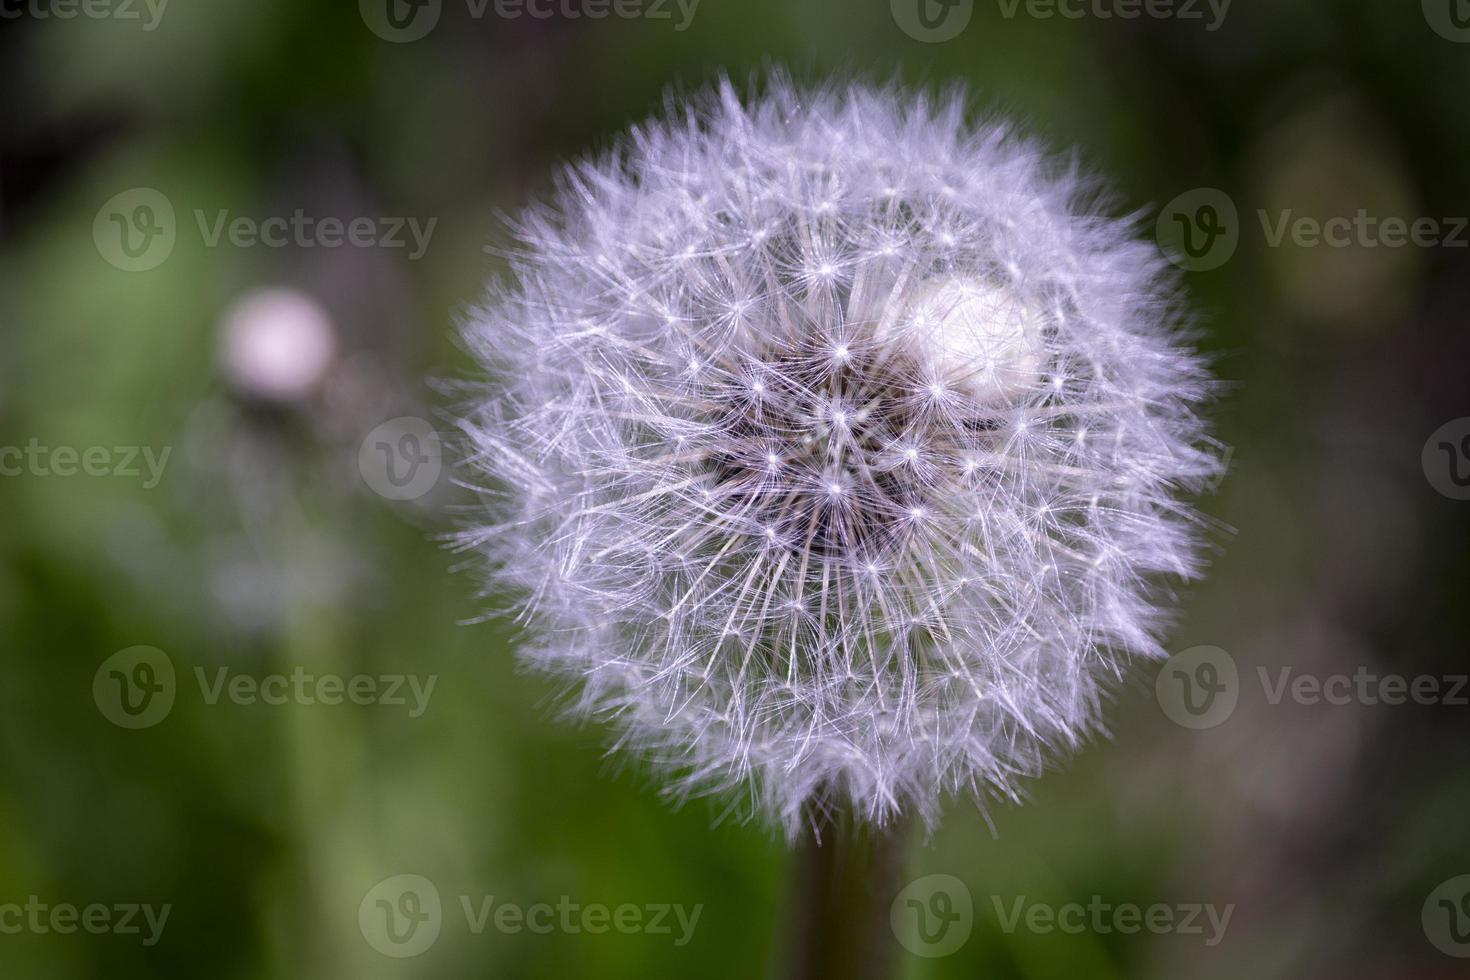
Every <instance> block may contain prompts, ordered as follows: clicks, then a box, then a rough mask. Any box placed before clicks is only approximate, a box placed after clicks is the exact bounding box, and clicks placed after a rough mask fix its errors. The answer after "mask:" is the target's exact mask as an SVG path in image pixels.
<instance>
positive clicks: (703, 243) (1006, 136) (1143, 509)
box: [461, 74, 1217, 835]
mask: <svg viewBox="0 0 1470 980" xmlns="http://www.w3.org/2000/svg"><path fill="white" fill-rule="evenodd" d="M761 88H762V90H763V94H760V95H757V96H753V97H751V98H749V99H745V100H742V99H741V97H740V96H739V95H738V94H737V93H736V91H735V89H734V87H733V86H732V85H731V84H729V83H728V82H726V83H722V84H721V85H719V86H718V87H717V88H716V89H715V90H714V91H712V92H710V93H708V94H707V95H705V96H702V97H699V98H696V99H694V100H693V101H690V102H679V103H671V105H670V107H669V109H668V111H667V112H666V113H665V114H664V115H663V116H662V117H660V118H657V119H654V120H652V121H650V122H648V123H645V124H643V125H640V126H638V127H636V128H635V129H634V130H633V131H632V132H631V134H630V135H629V136H628V137H627V138H626V139H625V140H624V141H623V142H622V143H621V144H620V145H619V146H618V147H617V148H616V149H614V150H613V151H611V152H609V153H607V154H605V155H603V156H601V157H598V158H596V159H592V160H588V161H584V162H582V163H579V164H577V165H575V166H572V167H570V168H569V169H568V170H567V172H566V173H565V175H564V178H563V181H562V184H561V187H560V188H559V190H558V192H557V193H556V195H555V196H554V198H553V199H552V200H551V201H550V202H549V203H547V204H546V205H543V206H540V207H537V208H533V209H531V210H529V211H527V212H526V213H525V214H524V215H523V216H522V218H521V219H520V221H519V222H518V226H517V236H518V241H519V245H518V247H517V249H516V250H515V251H514V253H513V254H512V256H511V259H512V261H511V274H510V275H509V276H508V277H506V279H505V280H504V281H501V282H498V283H496V284H494V285H492V286H491V288H490V290H489V293H488V296H487V299H486V300H485V302H484V303H483V304H482V305H481V307H480V308H479V309H477V310H476V311H475V313H474V314H473V315H472V316H471V317H469V318H468V320H467V322H466V325H465V336H466V339H467V341H468V344H469V346H470V347H471V349H472V350H473V351H474V353H475V354H476V355H477V356H478V358H479V359H480V360H481V362H482V363H483V364H484V366H485V368H486V371H487V379H488V380H487V381H486V382H485V383H484V385H483V386H482V387H480V388H479V389H477V393H476V395H475V398H474V401H473V403H472V404H471V405H470V407H469V410H468V411H467V412H466V417H465V419H464V422H463V428H464V431H465V433H466V434H467V436H468V441H469V444H470V452H469V455H468V464H469V465H470V466H471V467H472V468H474V469H476V470H478V471H479V473H480V476H481V482H483V483H484V484H485V485H486V486H487V488H488V489H486V491H485V502H486V508H485V512H486V516H485V518H484V519H483V521H482V522H477V523H475V524H474V525H472V526H469V527H467V528H466V529H465V530H464V532H463V534H462V536H461V542H462V544H463V545H464V546H465V547H466V548H469V549H473V550H476V551H478V552H480V553H481V554H483V555H484V557H485V558H486V560H487V566H488V567H489V569H490V574H491V578H492V582H493V584H494V585H495V586H496V587H497V589H499V590H502V591H504V592H506V593H507V594H513V595H515V596H517V597H518V604H517V606H516V609H517V611H518V612H519V613H520V614H521V617H522V621H523V622H524V623H525V626H526V638H525V641H524V643H523V645H522V648H521V655H522V656H523V658H524V659H525V661H526V662H527V663H529V664H531V665H532V666H534V667H536V668H539V669H541V670H544V671H546V672H548V673H550V674H553V675H556V676H559V677H563V678H566V679H567V680H568V681H569V682H571V683H570V685H569V686H570V688H571V690H573V691H574V692H575V693H574V701H573V706H574V707H573V710H574V713H576V714H578V715H579V716H582V717H592V718H599V719H606V720H608V721H609V722H610V723H611V726H612V728H613V729H614V730H615V731H616V732H617V733H618V746H619V747H620V748H626V749H628V750H631V751H635V752H637V753H639V754H640V755H641V756H642V757H644V758H646V759H648V760H651V761H652V762H653V763H654V765H655V766H656V767H657V768H659V769H660V770H662V771H664V772H665V773H666V774H667V775H668V777H669V781H668V784H667V785H668V788H669V790H668V791H669V792H670V793H671V794H672V795H675V796H684V795H688V794H693V793H698V792H707V791H712V792H726V791H730V790H743V791H745V792H746V793H748V795H749V798H750V800H751V801H752V803H753V804H754V805H753V810H754V812H756V813H759V814H761V815H763V816H765V817H767V818H768V819H769V820H770V821H771V822H772V823H774V824H775V825H777V826H780V827H782V828H783V829H784V830H785V831H786V832H787V833H788V834H792V835H794V834H795V833H797V832H798V831H799V829H800V826H801V822H802V819H803V817H802V814H803V807H804V806H805V805H806V804H807V803H808V801H810V800H811V799H812V797H813V795H814V794H818V793H822V794H826V795H827V796H828V797H829V798H832V799H833V800H834V802H842V803H846V804H848V805H850V806H852V807H853V808H854V810H855V811H856V812H857V813H858V814H859V815H861V816H862V817H864V818H866V819H868V820H870V821H873V822H875V823H880V824H881V823H885V822H887V821H888V820H890V819H892V818H893V817H894V816H895V815H896V814H897V813H898V812H900V811H901V810H911V811H913V812H916V813H917V814H918V815H919V816H921V817H922V818H923V819H925V820H926V821H929V822H931V823H932V821H933V820H934V819H935V818H936V817H937V814H938V810H939V806H940V802H941V800H942V799H943V798H944V797H945V796H946V795H951V794H973V795H975V796H978V797H984V796H989V795H1001V796H1014V795H1015V794H1016V793H1017V791H1018V786H1019V783H1020V781H1022V780H1023V779H1024V778H1025V777H1027V776H1032V775H1035V774H1037V773H1039V772H1040V771H1041V770H1042V769H1043V768H1044V766H1045V764H1046V762H1047V761H1048V760H1049V759H1050V758H1051V757H1052V756H1053V755H1055V754H1056V753H1058V752H1060V751H1064V750H1066V749H1069V748H1071V747H1073V746H1075V745H1076V744H1077V743H1078V742H1079V740H1080V739H1082V738H1083V737H1084V736H1085V735H1087V734H1088V733H1089V732H1091V731H1093V730H1094V729H1095V728H1096V727H1097V725H1098V716H1099V712H1100V703H1101V701H1102V698H1103V695H1104V693H1105V689H1106V688H1105V685H1106V684H1107V683H1108V681H1109V679H1110V678H1114V677H1116V676H1117V675H1118V674H1119V673H1120V672H1121V670H1122V668H1123V666H1124V664H1125V662H1126V661H1127V660H1128V659H1130V658H1132V657H1138V656H1142V657H1157V656H1160V655H1161V654H1162V651H1161V649H1160V646H1159V633H1160V630H1161V628H1162V626H1163V625H1164V624H1165V621H1166V612H1165V609H1164V608H1163V603H1162V598H1163V593H1162V592H1161V586H1160V585H1159V584H1158V577H1159V576H1160V575H1161V574H1170V575H1176V576H1178V575H1182V576H1186V577H1187V576H1191V575H1194V574H1196V573H1197V572H1198V570H1199V562H1198V559H1197V556H1196V538H1197V534H1196V529H1197V525H1198V523H1199V522H1198V520H1197V518H1196V517H1195V516H1194V514H1193V512H1192V510H1191V508H1190V507H1189V505H1188V504H1187V503H1185V502H1184V501H1183V499H1181V494H1183V493H1187V492H1190V491H1193V490H1198V489H1200V488H1201V487H1202V486H1203V485H1204V484H1205V482H1206V481H1207V480H1208V479H1209V478H1210V477H1211V476H1212V475H1213V474H1214V473H1215V472H1216V469H1217V453H1216V452H1215V450H1214V447H1213V445H1212V443H1211V442H1210V441H1209V439H1208V436H1207V433H1206V429H1205V426H1204V424H1203V423H1202V422H1201V420H1200V418H1199V415H1198V414H1197V408H1198V405H1199V404H1200V403H1201V402H1202V401H1203V400H1204V398H1205V397H1206V396H1207V395H1208V393H1209V390H1210V380H1209V377H1208V374H1207V372H1206V370H1205V368H1204V366H1203V364H1202V362H1201V360H1200V358H1199V357H1198V356H1197V355H1196V354H1195V353H1193V351H1192V350H1191V349H1190V348H1189V346H1188V344H1187V336H1186V331H1185V329H1184V324H1183V322H1182V319H1183V317H1182V313H1181V304H1180V303H1179V301H1178V298H1177V295H1176V291H1175V288H1174V286H1173V285H1172V283H1173V280H1172V279H1171V278H1170V276H1169V273H1168V271H1167V270H1168V266H1167V264H1166V263H1164V261H1163V260H1162V259H1161V258H1160V256H1159V255H1158V253H1157V250H1156V249H1155V248H1153V247H1151V246H1149V245H1147V244H1146V243H1144V242H1143V241H1141V240H1139V238H1138V237H1137V235H1136V229H1135V228H1134V227H1133V225H1131V224H1130V223H1128V222H1124V221H1119V220H1115V219H1112V218H1109V217H1107V216H1106V215H1105V214H1104V213H1102V212H1101V211H1100V210H1099V206H1098V204H1097V203H1096V202H1097V200H1098V194H1097V187H1096V186H1095V185H1094V184H1093V183H1092V182H1090V181H1088V180H1087V179H1085V178H1084V177H1083V176H1081V175H1079V173H1078V170H1077V168H1076V167H1074V166H1072V167H1069V166H1059V165H1057V164H1056V163H1055V162H1054V161H1053V160H1052V159H1051V158H1050V157H1049V156H1047V155H1046V154H1045V153H1043V152H1042V151H1041V150H1040V149H1039V148H1038V147H1037V146H1036V145H1035V144H1034V143H1032V142H1030V141H1028V140H1027V139H1024V138H1021V137H1018V136H1016V135H1014V134H1013V132H1012V130H1011V128H1010V127H1009V126H1007V125H1006V124H1004V123H1002V122H998V121H981V122H973V121H970V119H969V114H968V111H967V103H966V100H965V98H964V96H963V94H955V95H952V96H949V97H947V98H943V99H936V98H932V97H929V96H924V95H919V94H915V93H911V92H908V91H906V90H904V89H902V88H900V87H898V86H890V87H869V86H863V85H853V86H846V87H837V86H833V87H829V88H825V89H820V90H802V89H799V88H797V87H796V86H794V85H792V84H791V83H790V82H789V81H788V80H787V79H786V78H785V77H784V76H782V75H780V74H773V75H771V76H770V77H768V78H767V79H765V80H764V83H763V85H762V86H761Z"/></svg>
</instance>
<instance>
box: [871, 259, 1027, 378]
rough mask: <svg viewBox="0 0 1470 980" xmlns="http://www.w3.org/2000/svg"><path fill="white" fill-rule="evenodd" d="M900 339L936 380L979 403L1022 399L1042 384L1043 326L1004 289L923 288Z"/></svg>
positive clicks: (955, 279)
mask: <svg viewBox="0 0 1470 980" xmlns="http://www.w3.org/2000/svg"><path fill="white" fill-rule="evenodd" d="M908 312H909V317H908V320H907V322H906V323H903V324H901V325H900V326H901V329H902V330H903V331H904V332H903V334H902V336H903V338H904V339H905V340H907V341H908V343H909V346H911V347H913V348H914V353H915V354H917V355H918V356H919V357H920V359H921V362H922V363H923V364H924V366H925V367H926V368H927V369H928V370H930V371H932V372H933V373H934V375H935V376H936V380H942V381H945V382H949V383H952V384H955V385H957V386H960V387H963V388H964V389H965V392H966V394H968V395H969V396H970V397H971V398H973V399H974V400H975V401H976V402H979V403H983V404H999V403H1004V402H1011V401H1015V400H1017V399H1019V398H1022V397H1024V396H1025V395H1026V394H1027V392H1028V391H1030V390H1031V389H1032V388H1033V387H1034V386H1035V385H1036V383H1037V382H1038V381H1040V380H1041V370H1042V364H1043V358H1044V357H1045V354H1046V348H1045V344H1044V342H1043V334H1042V331H1043V324H1044V320H1043V318H1042V316H1041V314H1040V312H1039V311H1037V310H1035V309H1034V308H1032V307H1030V306H1028V305H1027V304H1026V303H1024V302H1023V301H1022V300H1021V299H1020V298H1019V297H1018V296H1016V294H1015V293H1014V292H1012V291H1011V290H1010V289H1008V288H1007V287H1005V286H1001V285H996V284H992V283H989V282H986V281H985V280H984V279H977V278H969V277H963V276H948V277H944V278H941V279H935V280H932V281H930V282H928V283H925V284H924V285H923V286H921V287H920V288H919V290H918V291H917V293H916V295H915V296H914V298H913V299H912V300H911V301H910V305H909V311H908Z"/></svg>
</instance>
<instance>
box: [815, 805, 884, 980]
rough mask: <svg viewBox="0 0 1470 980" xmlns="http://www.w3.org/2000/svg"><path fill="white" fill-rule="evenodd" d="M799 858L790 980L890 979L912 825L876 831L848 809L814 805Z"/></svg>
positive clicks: (876, 829)
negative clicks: (893, 923)
mask: <svg viewBox="0 0 1470 980" xmlns="http://www.w3.org/2000/svg"><path fill="white" fill-rule="evenodd" d="M808 828H809V829H808V830H807V833H806V836H805V837H804V838H803V840H802V842H801V843H800V844H799V845H798V846H797V849H796V851H795V852H794V853H793V855H792V868H793V881H792V889H791V902H792V906H791V917H790V922H791V936H790V939H789V940H788V942H789V944H790V947H789V950H788V964H789V965H788V972H787V977H788V978H789V980H819V978H821V980H888V978H889V977H891V976H892V975H893V966H894V955H893V954H894V935H893V930H892V929H891V928H890V925H889V921H888V917H889V905H890V904H891V903H892V901H893V898H894V896H895V895H896V894H898V891H899V889H900V887H901V884H902V877H903V873H904V867H905V866H906V865H907V863H908V852H909V839H910V836H911V835H910V833H909V824H908V823H907V821H905V820H903V819H898V820H895V821H894V822H893V823H891V824H890V825H889V826H887V827H885V828H875V827H873V826H871V825H869V824H866V823H864V822H862V821H858V820H856V819H854V817H853V814H852V812H851V810H850V809H848V808H846V807H841V806H833V805H827V804H824V805H821V806H815V805H814V806H813V807H812V808H811V812H810V815H809V819H808Z"/></svg>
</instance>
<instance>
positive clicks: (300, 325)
mask: <svg viewBox="0 0 1470 980" xmlns="http://www.w3.org/2000/svg"><path fill="white" fill-rule="evenodd" d="M223 333H224V339H223V360H224V368H225V373H226V375H227V376H228V377H229V380H230V383H231V384H232V385H234V386H235V387H236V388H237V389H238V390H239V391H240V392H242V393H243V394H246V395H251V396H253V397H256V398H265V399H269V400H272V401H293V400H296V399H299V398H303V397H305V396H306V395H308V394H310V393H311V391H312V389H314V388H315V387H316V386H317V384H318V383H319V382H320V381H321V379H322V377H323V375H325V374H326V372H327V369H328V368H329V367H330V366H331V363H332V359H333V358H334V357H335V356H336V353H337V340H336V335H335V331H334V330H333V329H332V321H331V318H330V317H329V316H328V315H327V311H326V310H324V309H323V308H322V306H321V304H320V303H318V302H317V301H316V300H315V299H313V298H312V297H311V296H308V295H307V294H306V293H303V292H301V291H300V290H297V289H284V288H271V289H257V290H253V291H251V292H250V293H247V294H246V295H245V296H244V297H243V298H242V299H240V300H239V301H238V302H237V303H236V304H235V305H234V306H233V307H231V308H230V310H229V312H227V313H226V314H225V318H224V324H223Z"/></svg>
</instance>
